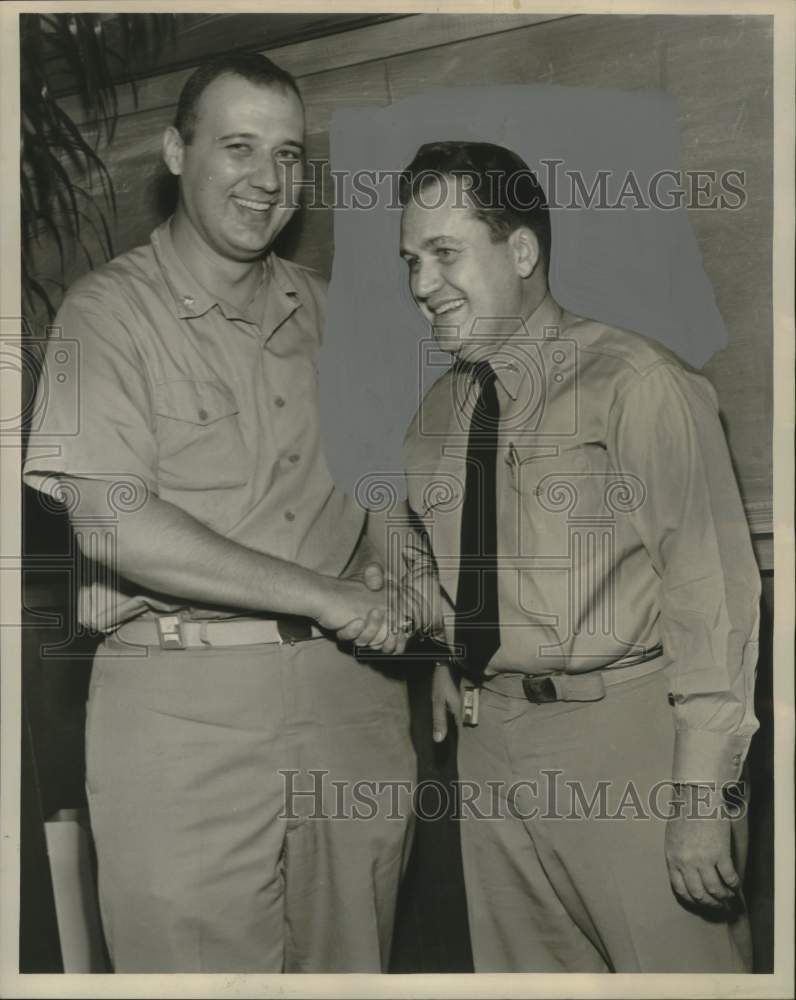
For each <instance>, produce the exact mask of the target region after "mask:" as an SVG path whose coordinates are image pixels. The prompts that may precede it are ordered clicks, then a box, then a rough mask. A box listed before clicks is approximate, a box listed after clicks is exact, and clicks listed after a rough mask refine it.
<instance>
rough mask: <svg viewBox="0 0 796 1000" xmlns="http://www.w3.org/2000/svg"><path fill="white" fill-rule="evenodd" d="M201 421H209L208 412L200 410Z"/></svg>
mask: <svg viewBox="0 0 796 1000" xmlns="http://www.w3.org/2000/svg"><path fill="white" fill-rule="evenodd" d="M199 419H200V420H201V421H202V422H204V421H205V420H207V410H200V411H199Z"/></svg>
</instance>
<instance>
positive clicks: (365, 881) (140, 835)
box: [86, 639, 415, 972]
mask: <svg viewBox="0 0 796 1000" xmlns="http://www.w3.org/2000/svg"><path fill="white" fill-rule="evenodd" d="M131 652H133V653H136V652H138V653H143V654H145V655H143V656H135V655H129V654H130V653H131ZM124 653H126V654H127V655H122V654H124ZM280 772H284V773H280ZM414 778H415V757H414V752H413V749H412V746H411V743H410V739H409V720H408V704H407V696H406V688H405V684H404V683H403V681H402V680H400V679H395V678H393V677H390V676H386V674H385V673H384V672H380V671H379V670H377V669H375V668H373V667H370V666H367V665H365V664H362V663H358V662H357V661H356V660H355V659H353V658H352V657H351V656H348V655H346V654H344V653H342V652H341V651H340V650H338V649H337V647H336V646H335V645H334V644H333V643H331V642H330V641H328V640H326V639H316V640H311V641H307V642H301V643H297V644H296V645H294V646H289V645H286V646H279V645H273V644H270V645H261V646H243V647H235V648H225V649H218V648H208V649H200V650H196V649H189V650H180V651H168V652H166V651H162V650H160V649H159V648H154V649H153V648H152V647H133V648H132V650H131V648H130V647H129V646H128V647H123V646H122V645H121V643H120V642H119V641H118V640H114V639H111V640H108V641H107V642H106V643H105V644H104V645H103V646H102V647H101V648H100V650H99V652H98V655H97V657H96V659H95V663H94V670H93V674H92V680H91V688H90V693H89V701H88V707H87V733H86V783H87V791H88V798H89V807H90V813H91V824H92V829H93V833H94V838H95V842H96V848H97V857H98V866H99V871H98V877H99V895H100V905H101V912H102V919H103V926H104V930H105V934H106V938H107V941H108V946H109V949H110V952H111V956H112V959H113V962H114V967H115V969H116V971H117V972H200V971H201V972H282V971H285V972H378V971H381V970H384V969H386V967H387V963H388V960H389V949H390V941H391V936H392V927H393V916H394V912H395V903H396V897H397V891H398V884H399V880H400V877H401V874H402V869H403V867H404V864H405V861H406V859H407V856H408V851H409V844H410V839H411V822H410V819H409V817H408V814H405V815H403V818H396V817H395V816H394V814H393V813H391V811H390V810H389V809H387V808H379V809H378V810H376V813H375V815H374V816H373V817H372V818H370V819H365V820H363V819H354V818H352V817H351V812H350V800H351V795H350V792H351V786H352V784H353V783H356V782H358V781H360V780H363V779H364V780H368V781H388V782H390V781H413V780H414ZM334 782H337V783H338V784H336V785H335V784H333V783H334ZM302 793H304V794H302ZM383 804H384V803H381V805H382V806H383ZM369 811H371V812H372V811H373V810H372V809H371V810H369Z"/></svg>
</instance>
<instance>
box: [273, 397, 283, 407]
mask: <svg viewBox="0 0 796 1000" xmlns="http://www.w3.org/2000/svg"><path fill="white" fill-rule="evenodd" d="M274 405H275V406H280V407H281V406H284V405H285V401H284V399H283V398H282V397H281V396H277V397H276V399H275V400H274Z"/></svg>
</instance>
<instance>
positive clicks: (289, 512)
mask: <svg viewBox="0 0 796 1000" xmlns="http://www.w3.org/2000/svg"><path fill="white" fill-rule="evenodd" d="M285 520H286V521H295V520H296V515H295V514H294V513H293V511H292V510H286V511H285Z"/></svg>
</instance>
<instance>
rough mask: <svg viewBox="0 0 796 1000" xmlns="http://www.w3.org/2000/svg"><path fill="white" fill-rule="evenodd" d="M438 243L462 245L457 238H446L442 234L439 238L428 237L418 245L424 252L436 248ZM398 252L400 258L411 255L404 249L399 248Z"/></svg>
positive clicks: (409, 251)
mask: <svg viewBox="0 0 796 1000" xmlns="http://www.w3.org/2000/svg"><path fill="white" fill-rule="evenodd" d="M440 243H456V244H458V245H459V246H461V245H462V241H461V240H460V239H458V237H456V236H446V235H445V234H444V233H443V234H441V235H440V236H429V237H428V238H427V239H425V240H423V241H422V243H421V244H420V249H421V250H425V249H427V248H428V247H435V246H438V245H439V244H440ZM398 252H399V253H400V254H401V256H404V255H405V254H411V252H412V251H411V250H407V249H406V247H401V248H400V250H399V251H398Z"/></svg>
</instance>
